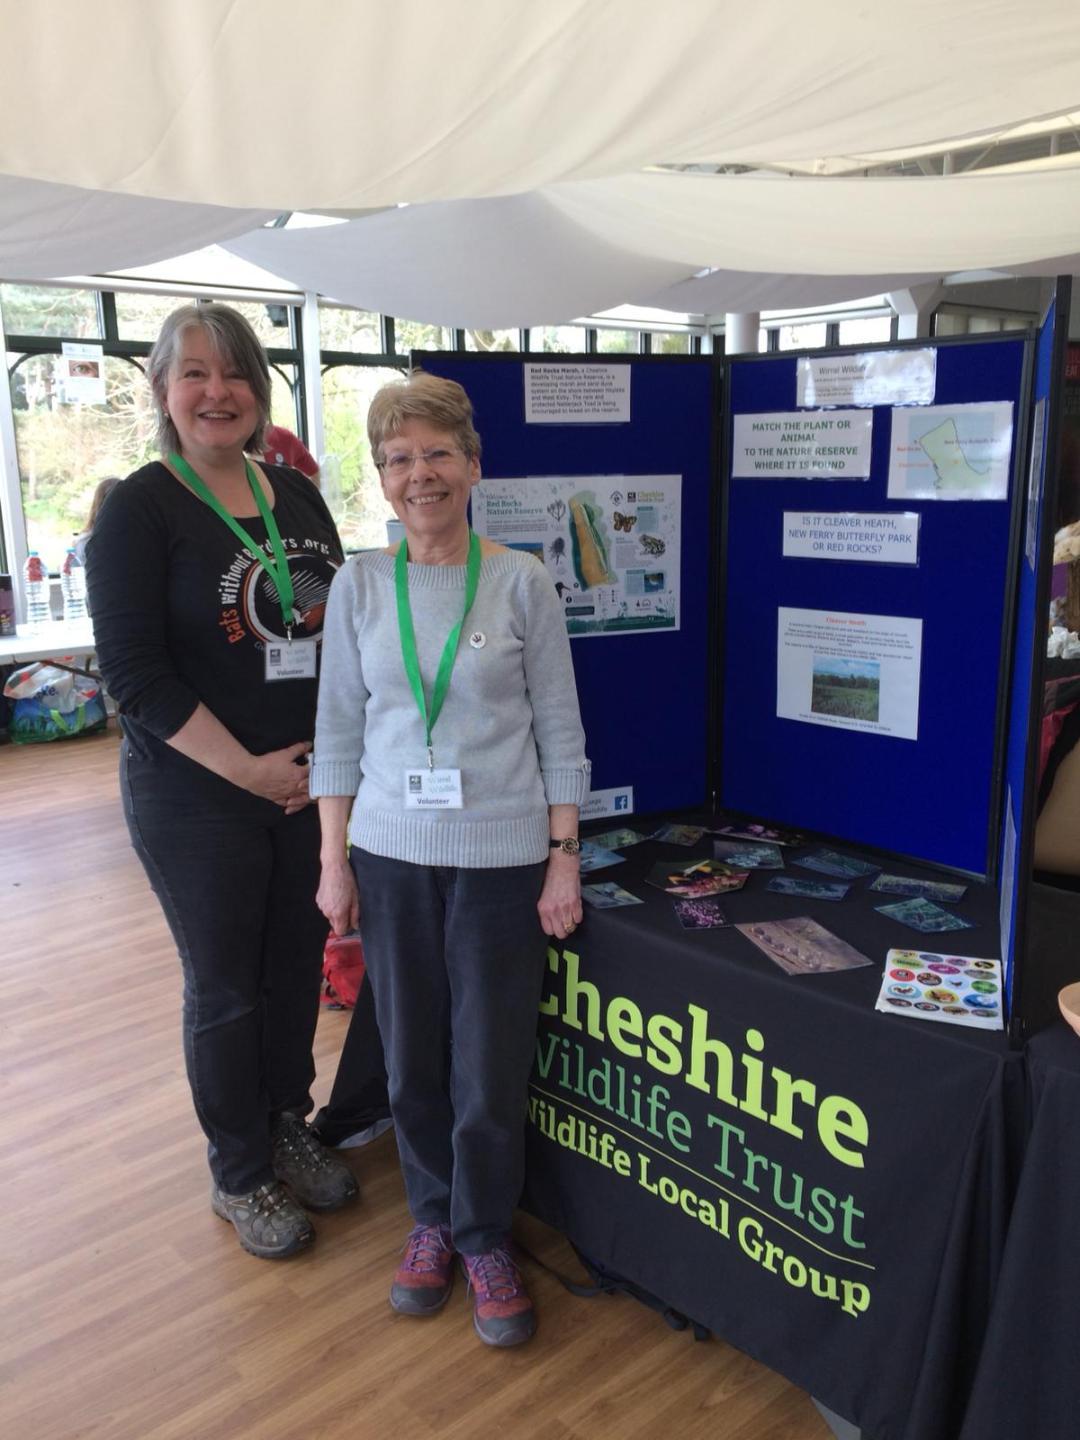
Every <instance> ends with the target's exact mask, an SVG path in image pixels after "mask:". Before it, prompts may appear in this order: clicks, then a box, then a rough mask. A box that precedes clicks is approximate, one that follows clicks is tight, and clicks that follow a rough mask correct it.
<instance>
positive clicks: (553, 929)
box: [536, 850, 582, 940]
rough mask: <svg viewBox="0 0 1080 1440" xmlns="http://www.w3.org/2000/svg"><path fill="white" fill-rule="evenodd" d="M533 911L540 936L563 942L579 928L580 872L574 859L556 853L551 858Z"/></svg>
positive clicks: (571, 856)
mask: <svg viewBox="0 0 1080 1440" xmlns="http://www.w3.org/2000/svg"><path fill="white" fill-rule="evenodd" d="M536 908H537V910H538V912H539V914H540V924H541V926H542V928H543V931H544V934H545V935H553V936H554V937H555V939H556V940H565V939H566V938H567V936H568V935H572V934H573V932H574V931H575V930H576V929H577V927H578V926H579V925H580V924H581V916H582V910H581V868H580V866H579V864H578V860H577V856H576V855H563V854H562V853H561V852H560V851H558V850H556V851H555V852H554V853H553V854H552V856H551V858H550V860H548V866H547V874H546V875H545V876H544V888H543V890H542V891H541V892H540V899H539V900H538V901H537V902H536Z"/></svg>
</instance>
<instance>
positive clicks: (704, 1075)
mask: <svg viewBox="0 0 1080 1440" xmlns="http://www.w3.org/2000/svg"><path fill="white" fill-rule="evenodd" d="M582 968H583V967H582V963H581V957H580V956H579V955H577V954H576V953H575V952H574V951H572V950H568V949H565V948H564V949H563V950H562V952H561V953H560V952H559V951H558V950H556V949H555V948H554V947H549V949H548V976H547V980H546V984H545V991H544V995H543V997H542V999H541V1002H540V1016H541V1021H540V1029H539V1033H538V1037H537V1042H536V1058H535V1063H534V1066H533V1074H532V1079H531V1081H530V1098H529V1112H528V1119H529V1124H530V1126H531V1127H532V1128H533V1130H534V1131H535V1132H536V1134H537V1135H538V1136H539V1137H540V1139H541V1140H542V1141H543V1142H545V1143H546V1144H551V1145H553V1146H556V1147H558V1149H559V1150H561V1151H563V1152H571V1153H573V1154H574V1155H576V1156H579V1157H580V1158H582V1159H584V1160H585V1161H587V1162H588V1163H589V1164H591V1165H595V1166H597V1167H598V1168H599V1169H600V1170H602V1171H605V1172H607V1173H608V1175H610V1176H611V1177H612V1178H613V1179H614V1180H616V1181H617V1182H618V1183H620V1184H625V1185H627V1186H632V1187H635V1192H640V1193H642V1194H644V1195H646V1196H648V1197H650V1203H651V1202H653V1201H654V1202H655V1203H656V1204H658V1205H660V1206H664V1207H667V1208H668V1209H669V1211H670V1213H671V1214H672V1215H677V1216H679V1217H685V1219H684V1220H683V1219H682V1218H680V1220H679V1222H677V1223H686V1224H688V1225H691V1226H693V1225H700V1226H702V1227H703V1228H704V1229H705V1230H706V1231H708V1232H709V1233H710V1234H711V1235H712V1236H714V1237H715V1238H716V1239H717V1240H719V1241H722V1242H729V1243H730V1244H731V1245H732V1246H733V1247H734V1251H735V1253H736V1254H737V1255H740V1256H742V1257H743V1258H744V1259H745V1260H746V1261H747V1262H748V1263H750V1264H752V1265H755V1266H758V1267H760V1271H761V1272H762V1274H763V1275H765V1276H768V1277H769V1281H768V1283H770V1284H773V1283H775V1284H777V1285H779V1286H781V1287H783V1288H784V1289H790V1290H794V1291H801V1292H803V1293H804V1294H805V1295H806V1296H807V1298H808V1299H812V1300H813V1301H814V1302H815V1303H820V1304H823V1305H827V1306H829V1307H831V1308H832V1310H833V1313H836V1314H839V1315H841V1316H844V1317H847V1318H848V1319H850V1320H851V1321H853V1322H855V1321H857V1320H858V1319H859V1317H860V1316H862V1315H864V1314H865V1313H866V1311H867V1310H868V1309H869V1307H870V1303H871V1298H872V1290H871V1284H872V1280H873V1275H874V1271H875V1265H874V1264H873V1263H871V1260H870V1257H869V1254H868V1251H867V1226H866V1210H865V1209H864V1208H863V1206H862V1205H861V1204H860V1201H861V1200H862V1198H863V1197H862V1195H861V1194H860V1189H861V1188H862V1187H863V1186H865V1185H866V1183H867V1182H866V1176H865V1165H866V1156H867V1152H868V1149H869V1144H870V1126H869V1122H868V1120H867V1116H866V1114H865V1112H864V1111H863V1109H862V1108H861V1107H860V1106H859V1105H858V1104H857V1103H856V1102H855V1101H854V1100H852V1099H850V1098H848V1097H847V1096H844V1095H840V1094H829V1093H826V1092H825V1090H824V1088H823V1087H821V1086H820V1085H819V1084H818V1083H816V1082H815V1080H813V1079H811V1078H810V1077H808V1076H804V1075H796V1074H792V1073H790V1072H789V1071H787V1070H786V1069H784V1068H783V1062H782V1056H780V1055H776V1054H772V1053H770V1050H769V1046H768V1041H767V1037H766V1035H765V1034H764V1033H763V1031H761V1030H758V1029H756V1028H754V1027H753V1026H750V1027H748V1028H746V1029H745V1030H744V1031H742V1033H741V1034H739V1035H738V1038H737V1039H735V1038H734V1037H732V1038H731V1040H730V1042H729V1041H726V1040H725V1039H723V1038H721V1035H722V1033H723V1032H722V1028H721V1025H720V1023H718V1022H717V1021H716V1020H715V1019H714V1017H713V1016H712V1015H711V1014H710V1012H709V1011H708V1010H707V1009H705V1008H704V1007H702V1006H699V1005H695V1004H693V1003H692V1002H691V1003H689V1004H687V1005H686V1006H685V1007H680V1008H678V1009H673V1013H671V1014H659V1013H652V1014H650V1013H646V1012H645V1010H644V1009H643V1008H642V1007H640V1006H639V1005H637V1004H635V1003H634V1001H632V1000H631V999H630V998H629V997H628V996H625V995H614V996H612V995H607V994H604V993H602V991H601V987H600V985H599V984H598V983H597V982H596V980H595V979H588V978H585V977H584V976H583V974H582ZM672 993H674V992H672ZM622 1056H625V1057H627V1059H626V1063H623V1060H622V1058H621V1057H622ZM658 1077H662V1078H658ZM683 1086H685V1087H687V1089H686V1090H685V1091H684V1092H683V1093H685V1095H686V1099H685V1100H680V1091H681V1090H682V1087H683ZM702 1095H704V1096H705V1097H706V1099H705V1100H704V1101H702V1099H701V1096H702ZM703 1103H704V1104H705V1105H707V1106H708V1109H707V1111H706V1112H704V1113H703V1112H702V1104H703ZM683 1104H685V1105H686V1107H687V1110H688V1111H692V1112H693V1113H692V1114H688V1113H686V1111H684V1110H683V1109H682V1108H680V1107H681V1105H683ZM792 1141H795V1142H797V1143H798V1145H799V1151H798V1154H799V1157H800V1158H799V1160H798V1162H797V1163H798V1172H796V1170H795V1169H794V1168H793V1167H792V1166H791V1165H790V1164H789V1163H788V1158H787V1156H790V1154H791V1142H792ZM781 1146H786V1150H787V1156H785V1158H784V1159H783V1160H782V1159H779V1158H776V1157H777V1155H778V1153H781V1154H782V1153H783V1151H782V1150H780V1147H781ZM811 1176H813V1177H814V1178H813V1180H811V1178H810V1177H811ZM710 1243H711V1242H710ZM703 1318H704V1317H703Z"/></svg>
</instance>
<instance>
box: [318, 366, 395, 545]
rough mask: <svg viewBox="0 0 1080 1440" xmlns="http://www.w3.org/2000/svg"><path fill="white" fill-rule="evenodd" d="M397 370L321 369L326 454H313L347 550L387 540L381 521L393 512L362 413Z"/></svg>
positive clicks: (393, 377)
mask: <svg viewBox="0 0 1080 1440" xmlns="http://www.w3.org/2000/svg"><path fill="white" fill-rule="evenodd" d="M401 374H402V372H401V371H400V370H392V369H384V368H383V367H382V366H374V365H333V366H331V367H330V369H328V370H326V371H324V372H323V377H322V391H323V427H324V433H325V437H326V453H325V454H324V455H321V456H318V457H316V458H317V459H318V460H319V467H320V472H321V481H322V492H323V498H324V499H325V501H326V503H327V505H329V507H330V513H331V514H332V515H333V517H334V519H335V521H336V522H337V527H338V530H339V532H340V534H341V541H342V544H343V545H344V546H345V548H346V549H347V550H360V549H364V548H370V547H372V546H378V545H385V544H386V522H387V520H391V519H393V517H394V512H393V510H391V508H390V506H389V505H388V504H387V503H386V500H385V499H384V498H383V493H382V485H381V484H380V482H379V472H378V471H377V470H376V468H375V465H374V462H373V461H372V458H371V447H370V445H369V444H368V438H367V412H368V406H369V405H370V404H371V397H372V396H373V395H374V394H375V391H376V390H378V389H379V387H380V386H381V385H385V384H386V383H387V381H389V380H400V379H401Z"/></svg>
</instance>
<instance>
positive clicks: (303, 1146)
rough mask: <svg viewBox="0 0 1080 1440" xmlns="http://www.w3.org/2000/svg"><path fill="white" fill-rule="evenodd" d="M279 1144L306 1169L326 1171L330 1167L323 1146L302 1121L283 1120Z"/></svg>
mask: <svg viewBox="0 0 1080 1440" xmlns="http://www.w3.org/2000/svg"><path fill="white" fill-rule="evenodd" d="M278 1143H279V1144H280V1145H281V1146H282V1148H283V1149H284V1150H286V1151H287V1152H288V1154H289V1155H291V1156H292V1158H293V1159H294V1160H296V1161H298V1162H299V1164H300V1165H301V1166H302V1167H303V1168H304V1169H307V1170H326V1169H328V1168H329V1166H330V1161H329V1160H328V1159H327V1157H326V1155H325V1154H324V1153H323V1148H322V1146H321V1145H320V1144H319V1142H318V1141H317V1140H316V1139H315V1137H314V1135H312V1133H311V1131H310V1130H309V1129H308V1128H307V1126H306V1125H305V1124H304V1122H303V1121H302V1120H294V1119H288V1120H283V1121H282V1124H281V1133H280V1134H279V1136H278Z"/></svg>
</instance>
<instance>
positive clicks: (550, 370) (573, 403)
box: [522, 365, 630, 425]
mask: <svg viewBox="0 0 1080 1440" xmlns="http://www.w3.org/2000/svg"><path fill="white" fill-rule="evenodd" d="M522 368H523V369H524V372H525V423H526V424H527V425H596V424H609V425H611V424H615V425H618V424H621V423H623V422H626V421H628V420H629V419H630V366H629V365H525V366H523V367H522Z"/></svg>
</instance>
